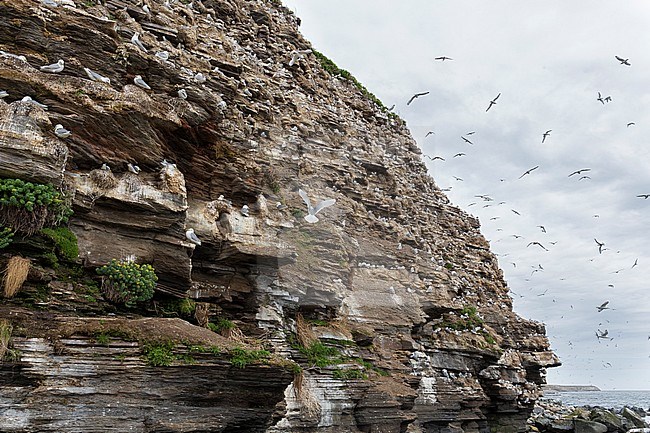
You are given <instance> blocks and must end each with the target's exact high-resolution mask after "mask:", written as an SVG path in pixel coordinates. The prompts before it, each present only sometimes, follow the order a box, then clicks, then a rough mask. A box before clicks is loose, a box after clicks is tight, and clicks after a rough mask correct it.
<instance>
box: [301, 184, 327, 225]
mask: <svg viewBox="0 0 650 433" xmlns="http://www.w3.org/2000/svg"><path fill="white" fill-rule="evenodd" d="M298 194H300V197H302V200H303V201H304V202H305V204H306V205H307V213H308V215H307V216H305V221H307V222H308V223H312V224H313V223H316V222H318V218H317V217H316V214H317V213H318V212H320V211H322V210H323V209H325V208H326V207H329V206H332V205H333V204H334V203H336V199H334V198H330V199H328V200H323V201H320V202H318V204H317V205H316V206H312V205H311V201H310V200H309V196H308V195H307V193H306V192H305V191H303V190H302V189H299V190H298Z"/></svg>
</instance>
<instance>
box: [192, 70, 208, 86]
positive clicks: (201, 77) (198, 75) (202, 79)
mask: <svg viewBox="0 0 650 433" xmlns="http://www.w3.org/2000/svg"><path fill="white" fill-rule="evenodd" d="M207 80H208V79H207V78H205V75H203V74H202V73H201V72H197V73H196V74H195V75H194V81H196V82H197V83H199V84H203V83H205V82H206V81H207Z"/></svg>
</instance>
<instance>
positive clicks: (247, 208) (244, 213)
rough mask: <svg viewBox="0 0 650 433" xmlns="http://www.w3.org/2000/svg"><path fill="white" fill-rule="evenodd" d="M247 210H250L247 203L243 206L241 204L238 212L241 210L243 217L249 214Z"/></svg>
mask: <svg viewBox="0 0 650 433" xmlns="http://www.w3.org/2000/svg"><path fill="white" fill-rule="evenodd" d="M249 211H250V208H249V207H248V205H247V204H245V205H244V206H242V208H241V211H240V212H241V214H242V215H244V216H245V217H247V216H250V214H249Z"/></svg>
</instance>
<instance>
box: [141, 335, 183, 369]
mask: <svg viewBox="0 0 650 433" xmlns="http://www.w3.org/2000/svg"><path fill="white" fill-rule="evenodd" d="M173 349H174V343H172V342H171V341H167V342H164V343H163V342H156V343H147V344H145V345H144V347H143V348H142V352H143V353H144V357H145V359H146V360H147V364H149V365H151V366H152V367H167V366H169V365H171V363H172V362H174V360H176V356H174V353H173V352H172V351H173Z"/></svg>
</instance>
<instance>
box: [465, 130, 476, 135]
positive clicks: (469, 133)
mask: <svg viewBox="0 0 650 433" xmlns="http://www.w3.org/2000/svg"><path fill="white" fill-rule="evenodd" d="M472 134H476V131H469V132H468V133H467V134H465V135H472Z"/></svg>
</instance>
